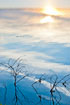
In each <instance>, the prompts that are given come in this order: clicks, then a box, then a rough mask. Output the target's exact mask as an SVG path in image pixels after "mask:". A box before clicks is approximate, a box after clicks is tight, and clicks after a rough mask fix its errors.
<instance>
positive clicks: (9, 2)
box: [0, 0, 70, 8]
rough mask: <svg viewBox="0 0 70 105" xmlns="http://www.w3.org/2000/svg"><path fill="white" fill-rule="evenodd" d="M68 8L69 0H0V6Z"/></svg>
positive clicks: (69, 5)
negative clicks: (49, 5)
mask: <svg viewBox="0 0 70 105" xmlns="http://www.w3.org/2000/svg"><path fill="white" fill-rule="evenodd" d="M48 3H49V4H51V5H52V6H53V7H58V8H70V0H0V8H18V7H20V8H24V7H37V8H38V7H45V6H47V4H48Z"/></svg>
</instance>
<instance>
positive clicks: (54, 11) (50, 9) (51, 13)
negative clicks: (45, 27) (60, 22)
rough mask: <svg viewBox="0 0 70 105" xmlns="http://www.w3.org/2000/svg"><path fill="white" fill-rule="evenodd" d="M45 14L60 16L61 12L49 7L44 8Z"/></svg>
mask: <svg viewBox="0 0 70 105" xmlns="http://www.w3.org/2000/svg"><path fill="white" fill-rule="evenodd" d="M43 13H45V14H48V15H60V13H59V11H58V10H57V9H55V8H53V7H52V6H47V7H46V8H44V10H43Z"/></svg>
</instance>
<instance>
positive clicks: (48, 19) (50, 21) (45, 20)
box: [40, 16, 54, 23]
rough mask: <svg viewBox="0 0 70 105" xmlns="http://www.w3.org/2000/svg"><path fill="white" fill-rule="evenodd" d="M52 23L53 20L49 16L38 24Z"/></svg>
mask: <svg viewBox="0 0 70 105" xmlns="http://www.w3.org/2000/svg"><path fill="white" fill-rule="evenodd" d="M53 22H54V19H53V18H52V17H51V16H46V17H45V18H43V19H42V20H41V21H40V23H53Z"/></svg>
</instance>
